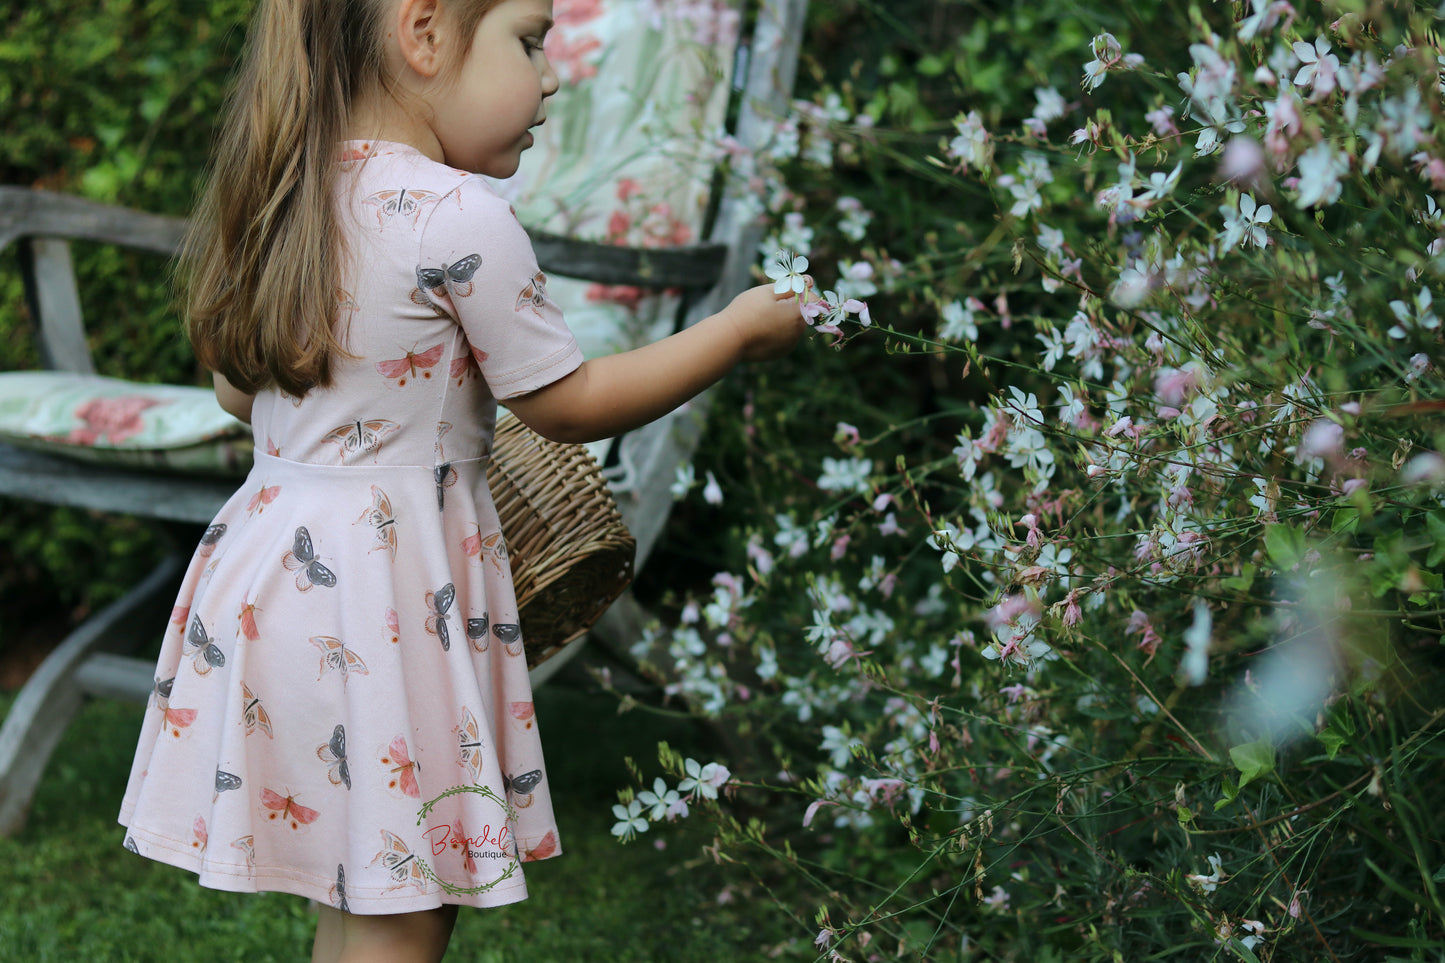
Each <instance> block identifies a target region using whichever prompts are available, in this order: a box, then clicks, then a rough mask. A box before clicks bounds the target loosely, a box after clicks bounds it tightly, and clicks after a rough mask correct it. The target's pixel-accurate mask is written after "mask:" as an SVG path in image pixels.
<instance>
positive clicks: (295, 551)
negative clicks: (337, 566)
mask: <svg viewBox="0 0 1445 963" xmlns="http://www.w3.org/2000/svg"><path fill="white" fill-rule="evenodd" d="M281 564H282V565H284V566H286V570H287V571H290V572H295V573H296V587H297V588H298V589H300V590H301V591H303V592H309V591H311V589H312V588H314V587H315V586H317V585H320V586H322V587H323V588H335V587H336V573H335V572H333V571H331V569H329V568H327V567H326V566H325V565H322V564H321V562H320V561H318V560H317V558H316V550H315V549H314V548H313V547H312V546H311V533H310V532H309V531H307V530H306V526H304V525H302V526H300V527H299V528H297V529H296V540H295V542H294V543H293V544H292V546H291V551H289V552H287V553H286V554H285V555H283V556H281Z"/></svg>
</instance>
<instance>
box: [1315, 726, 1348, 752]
mask: <svg viewBox="0 0 1445 963" xmlns="http://www.w3.org/2000/svg"><path fill="white" fill-rule="evenodd" d="M1315 738H1316V739H1318V740H1319V741H1320V742H1322V743H1324V746H1325V754H1326V755H1328V756H1329V757H1330V758H1331V759H1333V758H1335V756H1336V755H1337V754H1338V753H1339V751H1340V747H1341V746H1343V745H1344V744H1345V743H1346V742H1348V741H1349V740H1348V739H1347V738H1346V737H1345V736H1344V734H1343V733H1341V732H1338V731H1336V730H1335V729H1326V730H1324V731H1323V732H1320V733H1317V734H1316V735H1315Z"/></svg>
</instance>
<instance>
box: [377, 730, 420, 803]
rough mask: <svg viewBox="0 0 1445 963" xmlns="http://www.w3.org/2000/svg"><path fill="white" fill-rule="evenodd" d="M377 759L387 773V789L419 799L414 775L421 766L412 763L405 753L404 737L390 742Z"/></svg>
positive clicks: (418, 787)
mask: <svg viewBox="0 0 1445 963" xmlns="http://www.w3.org/2000/svg"><path fill="white" fill-rule="evenodd" d="M379 758H380V759H381V764H382V765H383V766H385V767H386V768H387V770H388V771H389V774H388V776H387V783H386V788H387V789H390V790H392V791H394V792H400V793H401V794H402V795H404V796H410V797H411V798H413V799H420V798H421V787H420V786H419V785H417V781H416V774H417V773H418V772H420V771H421V765H420V764H418V763H416V762H414V761H413V760H412V758H411V755H410V754H409V753H408V752H407V749H406V739H405V737H403V736H397V737H396V738H395V739H393V740H391V745H389V746H387V747H386V748H384V749H382V750H381V754H380V756H379Z"/></svg>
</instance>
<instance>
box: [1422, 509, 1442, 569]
mask: <svg viewBox="0 0 1445 963" xmlns="http://www.w3.org/2000/svg"><path fill="white" fill-rule="evenodd" d="M1425 530H1426V531H1427V532H1429V533H1430V542H1431V545H1430V554H1429V555H1428V556H1426V558H1425V564H1426V565H1429V566H1431V567H1434V566H1436V565H1439V564H1440V560H1441V559H1442V558H1445V512H1431V513H1430V514H1429V515H1426V516H1425Z"/></svg>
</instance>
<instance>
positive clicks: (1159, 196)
mask: <svg viewBox="0 0 1445 963" xmlns="http://www.w3.org/2000/svg"><path fill="white" fill-rule="evenodd" d="M1183 169H1184V165H1183V163H1179V164H1175V165H1174V169H1173V170H1172V171H1170V172H1169V173H1167V174H1166V173H1164V172H1163V171H1154V172H1153V173H1152V174H1150V175H1149V183H1148V185H1147V186H1145V188H1144V193H1142V194H1141V195H1139V196H1140V197H1147V198H1148V199H1149V200H1151V201H1162V200H1163V199H1164V198H1166V197H1168V196H1169V195H1170V194H1173V193H1174V188H1176V187H1178V186H1179V172H1180V171H1182V170H1183Z"/></svg>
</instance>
